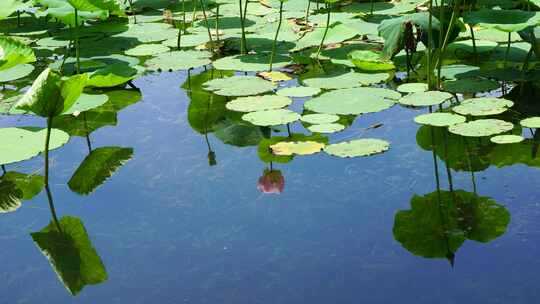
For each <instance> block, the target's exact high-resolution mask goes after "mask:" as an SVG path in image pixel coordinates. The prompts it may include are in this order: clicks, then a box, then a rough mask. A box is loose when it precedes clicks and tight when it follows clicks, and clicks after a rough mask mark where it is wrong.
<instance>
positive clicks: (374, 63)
mask: <svg viewBox="0 0 540 304" xmlns="http://www.w3.org/2000/svg"><path fill="white" fill-rule="evenodd" d="M348 57H349V60H350V61H351V62H352V63H353V64H354V65H355V66H356V67H357V68H359V69H361V70H364V71H387V70H393V69H395V68H396V66H395V65H394V63H393V62H392V61H391V60H388V59H385V58H384V57H383V56H382V54H381V53H378V52H374V51H369V50H356V51H353V52H351V53H349V55H348Z"/></svg>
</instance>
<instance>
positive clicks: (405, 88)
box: [396, 82, 428, 93]
mask: <svg viewBox="0 0 540 304" xmlns="http://www.w3.org/2000/svg"><path fill="white" fill-rule="evenodd" d="M396 90H397V91H398V92H401V93H416V92H426V91H427V90H428V85H427V83H421V82H411V83H404V84H402V85H399V86H398V87H397V88H396Z"/></svg>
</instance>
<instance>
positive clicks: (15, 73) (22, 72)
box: [0, 63, 34, 82]
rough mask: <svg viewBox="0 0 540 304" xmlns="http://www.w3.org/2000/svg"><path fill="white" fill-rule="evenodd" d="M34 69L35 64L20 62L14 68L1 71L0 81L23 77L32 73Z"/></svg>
mask: <svg viewBox="0 0 540 304" xmlns="http://www.w3.org/2000/svg"><path fill="white" fill-rule="evenodd" d="M32 71H34V66H33V65H31V64H27V63H24V64H18V65H16V66H14V67H12V68H9V69H6V70H3V71H0V82H9V81H13V80H17V79H21V78H23V77H26V76H28V75H30V73H32Z"/></svg>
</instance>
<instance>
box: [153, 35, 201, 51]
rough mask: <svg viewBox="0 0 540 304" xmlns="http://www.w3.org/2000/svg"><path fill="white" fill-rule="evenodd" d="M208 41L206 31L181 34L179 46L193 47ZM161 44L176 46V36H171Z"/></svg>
mask: <svg viewBox="0 0 540 304" xmlns="http://www.w3.org/2000/svg"><path fill="white" fill-rule="evenodd" d="M207 42H208V35H207V34H206V33H201V34H196V35H182V37H181V38H180V47H194V46H198V45H201V44H203V43H207ZM161 44H163V45H164V46H168V47H174V48H175V47H177V46H178V38H177V37H175V38H171V39H167V40H165V41H163V42H162V43H161Z"/></svg>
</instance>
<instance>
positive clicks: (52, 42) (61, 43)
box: [36, 37, 70, 49]
mask: <svg viewBox="0 0 540 304" xmlns="http://www.w3.org/2000/svg"><path fill="white" fill-rule="evenodd" d="M69 42H70V40H69V39H61V38H59V37H45V38H41V39H39V40H38V41H36V44H37V45H38V46H41V47H46V48H54V49H55V48H64V47H67V46H68V45H69Z"/></svg>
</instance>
